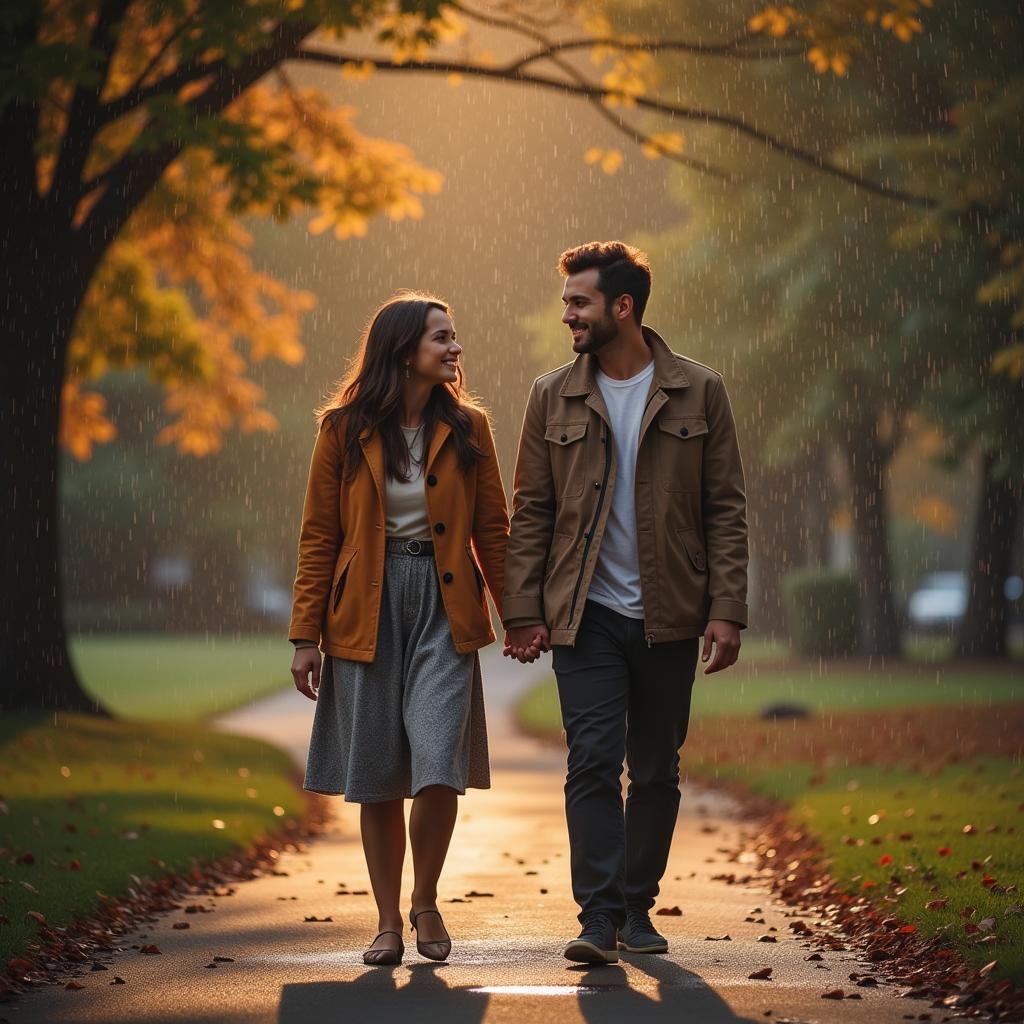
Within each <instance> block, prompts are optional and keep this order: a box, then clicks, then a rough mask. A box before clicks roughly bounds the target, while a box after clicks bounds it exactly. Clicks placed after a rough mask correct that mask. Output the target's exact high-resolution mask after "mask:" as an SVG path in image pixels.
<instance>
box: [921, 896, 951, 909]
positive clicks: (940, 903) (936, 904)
mask: <svg viewBox="0 0 1024 1024" xmlns="http://www.w3.org/2000/svg"><path fill="white" fill-rule="evenodd" d="M948 902H949V900H948V899H946V898H945V897H943V898H942V899H941V900H929V901H928V902H927V903H926V904H925V905H924V908H925V910H945V909H946V904H947V903H948Z"/></svg>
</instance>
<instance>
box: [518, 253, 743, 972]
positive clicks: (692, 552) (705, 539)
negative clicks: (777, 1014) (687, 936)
mask: <svg viewBox="0 0 1024 1024" xmlns="http://www.w3.org/2000/svg"><path fill="white" fill-rule="evenodd" d="M559 270H560V271H561V273H562V275H563V276H564V277H565V287H564V290H563V293H562V301H563V302H564V303H565V313H564V314H563V316H562V322H563V323H564V324H566V326H567V327H568V328H569V330H570V332H571V333H572V348H573V351H574V352H575V353H577V355H576V358H575V360H574V361H573V362H571V363H568V364H566V365H565V366H562V367H560V368H559V369H557V370H553V371H552V372H551V373H548V374H545V375H544V376H542V377H540V378H538V380H537V381H536V382H535V383H534V385H533V389H532V391H531V393H530V398H529V402H528V404H527V409H526V415H525V419H524V423H523V431H522V436H521V439H520V445H519V457H518V461H517V464H516V474H515V497H514V499H513V514H512V533H511V537H510V541H509V548H508V556H507V562H506V575H505V595H504V615H505V618H504V625H505V628H506V630H507V633H506V641H505V653H506V654H507V655H510V656H512V657H516V658H518V659H519V660H520V661H529V660H533V659H534V658H535V657H537V656H538V654H539V652H540V651H541V650H546V649H548V647H549V646H550V647H551V649H552V651H553V663H554V670H555V675H556V677H557V681H558V695H559V702H560V704H561V709H562V721H563V724H564V725H565V731H566V738H567V740H568V744H569V757H568V772H567V776H566V784H565V810H566V819H567V822H568V827H569V843H570V849H571V870H572V885H573V896H574V897H575V899H576V902H577V903H578V904H579V906H580V914H579V920H580V923H581V925H582V931H581V933H580V935H579V937H578V938H577V939H575V940H574V941H572V942H570V943H569V945H568V946H567V947H566V949H565V956H566V957H567V958H568V959H569V960H575V961H579V962H583V963H615V962H617V960H618V950H619V949H620V948H621V949H625V950H627V951H629V952H632V953H663V952H666V951H667V949H668V944H667V943H666V941H665V939H664V937H663V936H662V935H660V934H658V932H657V930H656V929H655V928H654V926H653V924H652V923H651V919H650V910H651V908H652V907H653V906H654V899H655V896H656V895H657V894H658V885H659V882H660V880H661V877H662V875H663V874H664V872H665V865H666V863H667V860H668V853H669V847H670V845H671V841H672V832H673V829H674V826H675V821H676V815H677V812H678V807H679V754H678V752H679V748H680V746H681V745H682V743H683V740H684V739H685V737H686V728H687V721H688V718H689V712H690V691H691V689H692V686H693V680H694V675H695V672H696V666H697V656H698V648H699V646H700V638H701V637H703V651H702V658H703V661H704V662H708V659H709V657H710V656H711V651H712V649H713V650H714V659H713V660H712V661H711V662H710V664H708V665H707V667H706V669H705V671H706V673H711V672H718V671H720V670H721V669H724V668H728V667H729V666H730V665H732V664H733V663H734V662H735V661H736V658H737V655H738V653H739V647H740V629H742V628H743V627H744V626H745V625H746V618H747V607H746V588H747V525H746V499H745V496H744V489H743V470H742V466H741V464H740V455H739V448H738V446H737V441H736V430H735V425H734V421H733V416H732V410H731V408H730V405H729V399H728V397H727V396H726V392H725V386H724V384H723V383H722V378H721V376H720V375H719V374H718V373H717V372H715V371H714V370H712V369H709V368H708V367H706V366H703V365H702V364H700V363H697V362H694V361H693V360H691V359H686V358H685V357H683V356H679V355H676V354H675V353H673V352H672V351H670V350H669V348H668V346H667V345H666V344H665V342H664V341H662V339H661V338H660V337H659V336H658V335H657V334H656V333H655V332H654V331H653V330H651V329H650V328H649V327H646V326H642V322H643V320H642V318H643V313H644V307H645V306H646V304H647V299H648V296H649V295H650V289H651V271H650V265H649V263H648V260H647V257H646V255H645V254H644V253H642V252H641V251H640V250H638V249H635V248H633V247H631V246H628V245H625V244H624V243H622V242H591V243H589V244H587V245H581V246H579V247H578V248H575V249H570V250H568V251H567V252H564V253H563V254H562V257H561V260H560V263H559ZM623 757H625V760H626V764H627V767H628V777H629V789H628V794H627V799H626V804H625V813H623V804H622V791H621V786H620V776H621V772H622V763H623Z"/></svg>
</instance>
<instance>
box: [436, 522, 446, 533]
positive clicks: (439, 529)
mask: <svg viewBox="0 0 1024 1024" xmlns="http://www.w3.org/2000/svg"><path fill="white" fill-rule="evenodd" d="M434 533H444V523H438V524H437V525H436V526H435V527H434Z"/></svg>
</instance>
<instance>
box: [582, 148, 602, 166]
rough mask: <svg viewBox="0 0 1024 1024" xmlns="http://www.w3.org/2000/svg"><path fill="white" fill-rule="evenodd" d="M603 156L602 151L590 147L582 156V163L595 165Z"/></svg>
mask: <svg viewBox="0 0 1024 1024" xmlns="http://www.w3.org/2000/svg"><path fill="white" fill-rule="evenodd" d="M603 156H604V150H603V149H598V148H597V147H596V146H592V147H591V148H590V149H588V150H587V151H586V153H584V154H583V162H584V163H586V164H596V163H597V161H598V160H600V159H601V157H603Z"/></svg>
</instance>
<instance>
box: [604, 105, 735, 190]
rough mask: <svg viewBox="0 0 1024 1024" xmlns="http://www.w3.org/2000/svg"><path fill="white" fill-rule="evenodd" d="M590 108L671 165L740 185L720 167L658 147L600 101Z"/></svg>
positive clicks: (648, 137)
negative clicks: (649, 147)
mask: <svg viewBox="0 0 1024 1024" xmlns="http://www.w3.org/2000/svg"><path fill="white" fill-rule="evenodd" d="M590 104H591V106H592V107H593V108H594V109H595V110H596V111H597V112H598V113H599V114H600V115H601V116H602V117H603V118H604V119H605V120H606V121H607V122H608V123H609V124H610V125H612V127H613V128H615V129H616V130H618V131H620V132H622V134H623V135H625V136H626V137H627V138H629V139H631V140H632V141H633V142H635V143H636V144H637V145H639V146H645V145H646V146H653V147H654V148H655V149H657V150H658V152H659V153H660V154H661V155H662V156H663V157H664V158H665V159H666V160H671V161H672V162H673V163H677V164H680V165H682V166H683V167H686V168H688V169H689V170H691V171H697V172H698V173H700V174H706V175H707V176H708V177H710V178H717V179H718V181H724V182H726V183H727V184H729V185H739V184H741V183H742V181H743V178H741V177H740V176H739V175H738V174H733V173H732V172H731V171H726V170H723V169H722V168H721V167H715V166H714V165H712V164H707V163H704V161H703V160H696V159H694V158H693V157H688V156H685V155H684V154H682V153H672V152H670V151H669V150H667V149H664V148H662V147H661V146H659V145H658V144H657V143H656V142H655V141H654V140H653V139H652V138H651V136H650V135H646V134H645V133H644V132H642V131H640V130H639V129H638V128H634V127H633V126H632V125H631V124H627V123H626V122H625V121H624V120H623V119H622V118H621V117H618V116H616V115H615V114H613V113H612V112H611V111H610V110H609V109H608V108H607V107H606V106H605V105H604V104H603V103H602V102H601V101H600V100H591V101H590Z"/></svg>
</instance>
